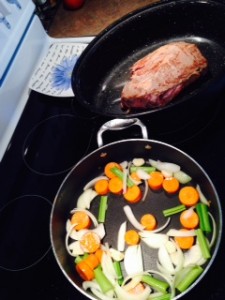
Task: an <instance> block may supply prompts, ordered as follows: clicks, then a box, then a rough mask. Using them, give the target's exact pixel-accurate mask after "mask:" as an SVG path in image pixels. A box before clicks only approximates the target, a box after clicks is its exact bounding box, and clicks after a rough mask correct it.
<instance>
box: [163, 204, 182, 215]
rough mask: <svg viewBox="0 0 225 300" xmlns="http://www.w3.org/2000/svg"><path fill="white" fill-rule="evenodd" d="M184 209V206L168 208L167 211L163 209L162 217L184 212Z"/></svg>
mask: <svg viewBox="0 0 225 300" xmlns="http://www.w3.org/2000/svg"><path fill="white" fill-rule="evenodd" d="M185 209H186V207H185V205H184V204H181V205H177V206H174V207H171V208H168V209H164V210H163V215H164V217H169V216H172V215H175V214H178V213H180V212H182V211H184V210H185Z"/></svg>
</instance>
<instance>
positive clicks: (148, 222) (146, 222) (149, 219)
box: [141, 214, 157, 230]
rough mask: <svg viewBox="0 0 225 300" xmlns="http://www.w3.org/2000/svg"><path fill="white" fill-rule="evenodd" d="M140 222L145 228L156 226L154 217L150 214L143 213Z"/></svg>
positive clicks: (149, 228) (152, 228)
mask: <svg viewBox="0 0 225 300" xmlns="http://www.w3.org/2000/svg"><path fill="white" fill-rule="evenodd" d="M141 224H142V225H143V226H144V227H145V229H146V230H154V229H155V228H156V224H157V222H156V218H155V216H153V215H152V214H145V215H143V216H142V217H141Z"/></svg>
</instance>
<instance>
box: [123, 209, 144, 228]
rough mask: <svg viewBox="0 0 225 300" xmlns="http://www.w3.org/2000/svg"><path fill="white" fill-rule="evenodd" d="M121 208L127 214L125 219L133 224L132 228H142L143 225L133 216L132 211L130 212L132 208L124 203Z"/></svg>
mask: <svg viewBox="0 0 225 300" xmlns="http://www.w3.org/2000/svg"><path fill="white" fill-rule="evenodd" d="M123 210H124V212H125V214H126V216H127V219H128V220H129V221H130V223H131V224H132V225H133V226H134V228H136V229H137V230H140V231H141V230H143V229H144V226H143V225H142V224H141V223H140V222H138V220H137V219H136V218H135V216H134V214H133V212H132V209H131V208H130V206H128V205H125V206H124V207H123Z"/></svg>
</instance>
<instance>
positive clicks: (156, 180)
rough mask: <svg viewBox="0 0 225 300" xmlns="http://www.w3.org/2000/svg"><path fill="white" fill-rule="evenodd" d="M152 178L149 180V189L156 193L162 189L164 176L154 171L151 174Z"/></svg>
mask: <svg viewBox="0 0 225 300" xmlns="http://www.w3.org/2000/svg"><path fill="white" fill-rule="evenodd" d="M150 176H151V177H150V178H149V179H148V185H149V187H150V188H151V189H152V190H154V191H157V190H159V189H161V188H162V183H163V179H164V177H163V174H162V173H161V172H159V171H154V172H151V174H150Z"/></svg>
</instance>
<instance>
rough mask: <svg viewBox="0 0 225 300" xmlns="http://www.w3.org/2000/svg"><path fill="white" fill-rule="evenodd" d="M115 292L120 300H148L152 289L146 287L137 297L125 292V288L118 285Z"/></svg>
mask: <svg viewBox="0 0 225 300" xmlns="http://www.w3.org/2000/svg"><path fill="white" fill-rule="evenodd" d="M115 292H116V294H117V297H118V299H119V300H147V299H148V296H149V294H150V292H151V289H150V287H149V286H148V285H146V286H145V289H144V290H143V292H141V293H138V294H136V295H135V294H131V293H129V292H127V291H125V290H124V288H122V287H121V286H119V285H118V284H116V286H115Z"/></svg>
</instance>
